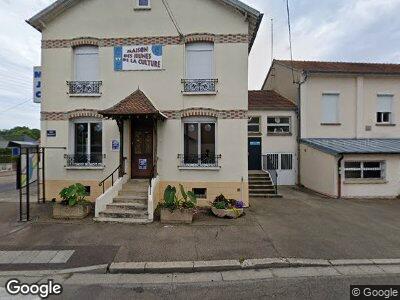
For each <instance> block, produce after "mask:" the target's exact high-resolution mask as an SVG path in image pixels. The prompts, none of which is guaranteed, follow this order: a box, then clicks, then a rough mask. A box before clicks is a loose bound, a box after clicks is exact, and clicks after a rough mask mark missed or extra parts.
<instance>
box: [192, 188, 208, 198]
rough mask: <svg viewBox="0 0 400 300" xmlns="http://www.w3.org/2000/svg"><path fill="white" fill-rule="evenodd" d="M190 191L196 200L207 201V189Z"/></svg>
mask: <svg viewBox="0 0 400 300" xmlns="http://www.w3.org/2000/svg"><path fill="white" fill-rule="evenodd" d="M192 191H193V193H194V194H195V195H196V197H197V198H198V199H207V189H204V188H194V189H193V190H192Z"/></svg>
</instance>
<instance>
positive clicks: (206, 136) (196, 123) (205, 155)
mask: <svg viewBox="0 0 400 300" xmlns="http://www.w3.org/2000/svg"><path fill="white" fill-rule="evenodd" d="M215 125H216V123H215V121H212V120H207V119H205V120H193V121H190V120H187V121H185V122H184V155H183V162H184V164H185V165H200V166H212V165H215V164H217V156H216V154H215V153H216V151H215V150H216V149H215V137H216V134H215V127H216V126H215Z"/></svg>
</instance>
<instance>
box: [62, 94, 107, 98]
mask: <svg viewBox="0 0 400 300" xmlns="http://www.w3.org/2000/svg"><path fill="white" fill-rule="evenodd" d="M68 95H69V96H70V97H71V98H73V97H77V98H78V97H79V98H82V97H90V98H98V97H101V96H102V94H68Z"/></svg>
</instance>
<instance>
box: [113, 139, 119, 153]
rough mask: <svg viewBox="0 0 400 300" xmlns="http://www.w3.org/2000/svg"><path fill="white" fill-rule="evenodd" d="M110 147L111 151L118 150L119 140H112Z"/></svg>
mask: <svg viewBox="0 0 400 300" xmlns="http://www.w3.org/2000/svg"><path fill="white" fill-rule="evenodd" d="M111 149H112V151H119V141H117V140H112V142H111Z"/></svg>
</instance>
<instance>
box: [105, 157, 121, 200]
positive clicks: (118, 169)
mask: <svg viewBox="0 0 400 300" xmlns="http://www.w3.org/2000/svg"><path fill="white" fill-rule="evenodd" d="M126 159H127V158H126V157H124V159H123V161H122V164H120V165H119V166H118V168H116V169H115V170H114V171H113V172H112V173H111V174H110V175H108V176H107V178H106V179H104V180H103V181H101V182H100V183H99V186H102V187H103V194H104V193H105V192H106V187H105V183H106V181H107V180H108V179H110V178H111V186H114V183H115V182H114V174H115V173H116V172H117V171H118V178H120V176H119V174H120V171H121V169H122V170H123V174H124V175H126V173H125V161H126Z"/></svg>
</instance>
